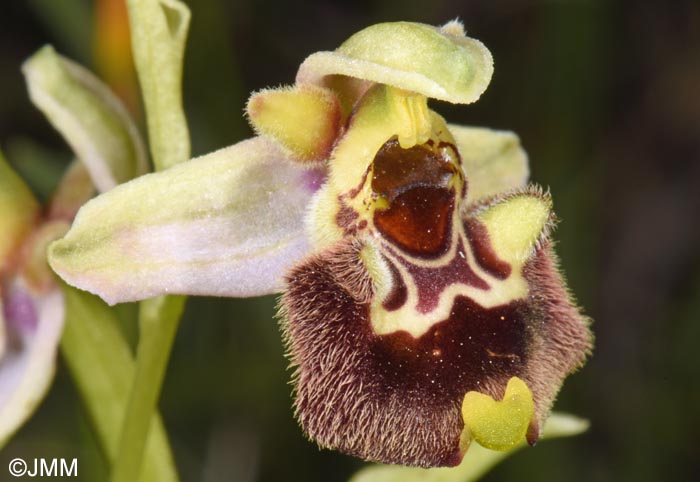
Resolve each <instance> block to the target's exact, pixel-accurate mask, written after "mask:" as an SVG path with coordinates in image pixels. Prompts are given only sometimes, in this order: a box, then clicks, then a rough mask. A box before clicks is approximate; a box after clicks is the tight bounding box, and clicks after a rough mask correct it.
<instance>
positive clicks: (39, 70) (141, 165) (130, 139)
mask: <svg viewBox="0 0 700 482" xmlns="http://www.w3.org/2000/svg"><path fill="white" fill-rule="evenodd" d="M22 70H23V72H24V75H25V78H26V81H27V86H28V88H29V96H30V97H31V99H32V102H33V103H34V105H36V106H37V107H38V108H39V109H40V110H41V111H42V112H43V113H44V114H45V115H46V117H47V118H48V120H49V121H50V122H51V124H52V125H53V126H54V128H56V130H58V131H59V132H60V133H61V134H62V135H63V137H64V138H65V139H66V142H68V144H69V145H70V146H71V148H72V149H73V151H74V152H75V154H76V155H77V157H78V158H79V159H80V160H81V161H82V162H84V163H85V165H86V166H87V168H88V171H89V172H90V176H91V177H92V179H93V182H94V184H95V186H96V187H97V189H99V190H100V191H107V190H109V189H111V188H113V187H114V186H116V185H117V184H119V183H122V182H125V181H128V180H129V179H131V178H133V177H136V176H139V175H141V174H143V173H145V172H146V171H147V170H148V163H147V160H146V151H145V148H144V145H143V141H142V140H141V137H140V135H139V133H138V130H137V128H136V125H135V124H134V122H133V120H132V119H131V117H130V116H129V113H128V112H127V110H126V108H125V107H124V105H123V104H122V103H121V101H120V100H119V99H118V98H117V97H116V96H115V95H114V93H112V92H111V91H110V89H109V88H108V87H107V86H106V85H105V84H103V83H102V82H101V81H100V80H99V79H98V78H97V77H95V76H94V75H93V74H92V73H90V72H89V71H88V70H86V69H85V68H84V67H82V66H80V65H78V64H76V63H74V62H71V61H69V60H68V59H65V58H63V57H61V56H60V55H58V54H57V53H56V52H55V51H54V49H53V48H52V47H51V46H46V47H43V48H42V49H40V50H39V51H38V52H37V53H35V54H34V55H33V56H32V57H31V58H29V60H27V61H26V62H25V63H24V65H23V67H22Z"/></svg>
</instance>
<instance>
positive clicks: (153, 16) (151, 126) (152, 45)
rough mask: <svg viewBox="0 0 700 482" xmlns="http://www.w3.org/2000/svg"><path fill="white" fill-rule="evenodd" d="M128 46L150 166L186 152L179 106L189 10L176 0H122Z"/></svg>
mask: <svg viewBox="0 0 700 482" xmlns="http://www.w3.org/2000/svg"><path fill="white" fill-rule="evenodd" d="M127 6H128V8H129V25H130V26H131V47H132V50H133V52H134V62H135V63H136V71H137V73H138V77H139V83H140V84H141V91H142V93H143V101H144V104H145V107H146V118H147V121H148V139H149V141H150V145H151V155H152V156H153V162H154V164H155V166H156V170H162V169H166V168H168V167H170V166H172V165H174V164H177V163H179V162H183V161H186V160H187V159H189V157H190V136H189V131H188V129H187V120H186V119H185V112H184V110H183V107H182V63H183V59H184V54H185V41H186V40H187V31H188V29H189V25H190V10H189V9H188V8H187V6H186V5H185V4H184V3H182V2H180V1H178V0H128V2H127Z"/></svg>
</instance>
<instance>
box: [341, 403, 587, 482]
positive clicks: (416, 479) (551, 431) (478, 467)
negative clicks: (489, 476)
mask: <svg viewBox="0 0 700 482" xmlns="http://www.w3.org/2000/svg"><path fill="white" fill-rule="evenodd" d="M588 425H589V424H588V421H586V420H583V419H581V418H578V417H575V416H573V415H567V414H559V413H553V414H552V415H551V416H550V417H549V419H548V420H547V422H546V423H545V425H544V429H543V430H542V436H541V438H540V440H547V439H551V438H556V437H570V436H573V435H578V434H580V433H583V432H585V431H586V430H587V429H588ZM525 446H526V444H525V443H524V442H523V443H521V444H520V445H517V446H516V447H515V448H513V449H512V450H509V451H507V452H500V451H495V450H489V449H485V448H483V447H481V446H480V445H478V444H476V443H472V445H471V447H470V448H469V451H468V452H467V453H466V455H465V456H464V459H463V460H462V463H461V464H460V465H458V466H457V467H452V468H436V469H420V468H414V467H398V466H387V465H375V466H370V467H367V468H364V469H362V470H360V471H359V472H358V473H356V474H355V475H354V476H353V477H352V478H351V479H350V482H472V481H474V480H478V479H479V478H480V477H481V476H482V475H484V474H485V473H486V472H488V471H489V470H490V469H491V468H492V467H493V466H495V465H496V464H497V463H499V462H500V461H501V460H503V459H505V458H506V457H508V456H509V455H510V454H512V453H515V452H516V451H517V450H519V449H520V448H523V447H525Z"/></svg>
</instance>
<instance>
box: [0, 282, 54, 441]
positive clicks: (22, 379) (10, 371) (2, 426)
mask: <svg viewBox="0 0 700 482" xmlns="http://www.w3.org/2000/svg"><path fill="white" fill-rule="evenodd" d="M2 294H3V299H2V305H3V308H2V315H3V318H4V319H3V320H0V322H2V323H5V326H4V328H5V329H6V336H7V340H6V341H7V345H6V346H5V349H4V352H3V353H2V356H1V357H0V446H2V444H3V443H4V442H5V441H6V440H7V439H8V438H9V437H10V436H11V435H12V434H13V433H14V432H15V431H16V430H17V429H18V428H19V427H20V426H21V425H22V424H23V423H24V421H25V420H27V418H29V417H30V416H31V414H32V413H33V412H34V410H35V409H36V407H37V406H38V404H39V402H41V400H42V399H43V397H44V394H45V393H46V391H47V390H48V388H49V386H50V384H51V380H52V378H53V374H54V369H55V364H56V351H57V348H58V343H59V341H60V339H61V332H62V331H63V321H64V315H65V306H64V300H63V295H62V293H61V292H60V290H59V289H58V287H56V286H54V287H53V288H52V289H50V290H48V291H46V292H43V293H33V292H30V291H29V289H28V288H27V287H26V285H25V283H24V282H23V280H22V279H21V278H11V279H9V280H7V282H6V283H5V284H4V286H3V292H2Z"/></svg>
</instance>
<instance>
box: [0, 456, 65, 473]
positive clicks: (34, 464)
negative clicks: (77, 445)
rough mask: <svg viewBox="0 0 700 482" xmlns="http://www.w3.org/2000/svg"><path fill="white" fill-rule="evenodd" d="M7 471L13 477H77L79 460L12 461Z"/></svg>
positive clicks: (17, 459)
mask: <svg viewBox="0 0 700 482" xmlns="http://www.w3.org/2000/svg"><path fill="white" fill-rule="evenodd" d="M7 470H8V471H9V472H10V475H11V476H13V477H25V476H26V477H77V476H78V459H72V460H70V461H68V460H67V459H43V458H41V459H31V460H29V461H28V462H27V461H26V460H24V459H20V458H16V459H12V460H10V464H9V465H8V466H7Z"/></svg>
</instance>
